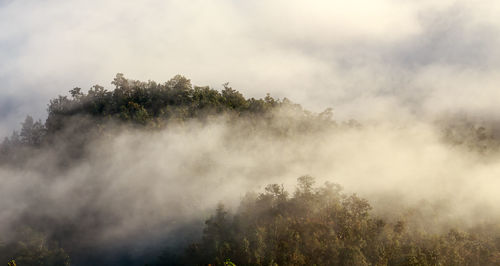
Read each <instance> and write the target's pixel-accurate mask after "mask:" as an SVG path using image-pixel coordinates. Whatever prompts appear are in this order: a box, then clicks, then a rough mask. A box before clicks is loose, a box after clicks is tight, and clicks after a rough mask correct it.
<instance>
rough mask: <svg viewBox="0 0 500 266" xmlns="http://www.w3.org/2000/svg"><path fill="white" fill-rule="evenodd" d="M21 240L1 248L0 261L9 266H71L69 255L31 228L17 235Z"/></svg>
mask: <svg viewBox="0 0 500 266" xmlns="http://www.w3.org/2000/svg"><path fill="white" fill-rule="evenodd" d="M17 235H18V237H19V239H17V241H11V242H9V243H8V244H6V245H3V246H0V261H3V262H8V265H9V266H10V265H14V266H15V265H16V264H17V265H26V266H67V265H70V259H69V256H68V254H66V252H65V251H64V250H63V249H61V248H58V247H57V246H55V245H54V244H53V243H49V241H48V240H47V237H46V236H45V235H44V234H42V233H39V232H36V231H34V230H32V229H30V228H25V229H24V230H23V231H22V232H20V233H19V234H17Z"/></svg>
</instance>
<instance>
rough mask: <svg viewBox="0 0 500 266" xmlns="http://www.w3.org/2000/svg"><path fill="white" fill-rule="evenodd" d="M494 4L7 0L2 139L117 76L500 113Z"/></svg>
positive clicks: (1, 17)
mask: <svg viewBox="0 0 500 266" xmlns="http://www.w3.org/2000/svg"><path fill="white" fill-rule="evenodd" d="M499 12H500V2H498V1H494V0H481V1H479V0H478V1H476V0H467V1H465V0H463V1H460V0H458V1H455V0H440V1H431V0H419V1H416V0H369V1H362V0H351V1H340V0H339V1H337V0H311V1H295V0H286V1H285V0H255V1H243V0H212V1H206V0H192V1H186V0H182V1H180V0H179V1H177V0H168V1H165V0H144V1H124V0H100V1H90V0H73V1H62V0H43V1H42V0H0V136H5V135H8V134H10V132H11V131H12V130H13V129H17V128H19V123H20V122H21V121H22V120H23V119H24V117H25V116H26V115H28V114H31V115H32V116H34V117H35V118H40V119H44V118H45V115H46V114H45V113H46V107H47V103H48V101H49V99H51V98H54V97H56V96H57V95H59V94H62V95H64V94H67V92H68V91H69V90H70V89H71V88H73V87H81V88H84V89H87V88H90V87H91V86H92V85H94V84H100V85H103V86H105V87H107V88H111V84H110V82H111V80H112V79H113V77H114V76H115V74H116V73H118V72H120V73H124V74H125V76H126V77H128V78H132V79H138V80H155V81H158V82H163V81H167V80H168V79H170V78H171V77H173V76H174V75H176V74H181V75H184V76H186V77H188V78H190V79H191V80H192V82H193V84H195V85H200V86H204V85H209V86H211V87H214V88H221V87H222V86H221V84H223V83H225V82H229V83H230V85H231V86H232V87H233V88H235V89H237V90H239V91H241V92H242V93H243V94H244V95H245V96H247V97H263V96H265V94H266V93H271V95H273V96H275V97H279V98H282V97H287V98H289V99H291V100H292V101H294V102H297V103H300V104H302V105H303V106H304V107H306V108H308V109H311V110H313V111H321V110H323V109H325V108H328V107H332V108H333V110H334V115H335V116H337V117H338V118H339V119H348V118H356V119H359V120H362V121H363V120H378V119H387V117H390V118H391V119H395V120H398V119H401V120H405V119H412V118H414V117H432V116H434V115H436V114H440V113H446V112H468V113H479V114H488V115H493V116H496V115H498V114H499V112H498V110H497V108H498V107H497V106H498V104H497V102H498V100H497V99H500V89H499V88H498V84H500V83H499V81H500V50H499V49H498V47H500V38H499V36H500V34H499V33H500V19H498V14H499Z"/></svg>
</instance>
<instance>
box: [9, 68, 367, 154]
mask: <svg viewBox="0 0 500 266" xmlns="http://www.w3.org/2000/svg"><path fill="white" fill-rule="evenodd" d="M111 83H112V84H113V85H114V86H115V88H114V89H113V90H107V89H105V88H104V87H102V86H100V85H95V86H93V87H92V88H90V89H89V90H88V91H87V92H86V93H85V92H83V91H82V89H81V88H78V87H77V88H74V89H72V90H70V91H69V94H70V95H69V96H58V97H57V98H55V99H52V100H50V103H49V105H48V108H47V112H48V114H47V119H46V121H45V122H42V121H40V120H38V121H34V119H33V118H32V117H31V116H27V117H26V119H25V121H24V122H23V123H22V124H21V130H20V131H14V132H13V133H12V135H11V136H9V137H5V138H4V140H3V142H2V143H1V145H0V162H9V163H18V162H20V161H23V160H24V159H25V157H26V156H30V154H36V150H33V148H35V149H38V150H44V149H48V148H50V147H53V146H54V145H56V144H57V145H59V146H63V147H65V148H64V149H63V150H64V152H65V155H64V156H61V157H67V158H70V159H71V160H73V159H77V158H81V157H82V156H84V155H85V149H86V145H87V144H88V143H89V142H90V141H93V140H95V139H96V138H98V137H100V136H102V135H106V134H109V133H110V132H111V131H112V130H111V129H116V128H117V127H123V128H124V129H131V128H139V129H146V130H157V129H164V128H165V127H167V126H168V125H169V124H172V123H183V122H187V121H190V120H193V119H194V120H197V121H206V120H207V119H209V118H211V117H220V116H226V117H227V119H231V122H234V123H239V122H244V123H246V124H245V125H244V126H245V127H247V129H248V131H249V132H250V131H251V130H250V128H251V127H254V126H256V125H259V126H262V125H265V127H266V128H267V129H268V130H270V131H273V132H274V133H276V134H287V132H290V130H293V129H296V130H302V131H307V130H319V129H321V128H325V125H331V126H335V125H336V123H335V121H334V120H333V119H332V110H331V109H330V108H328V109H326V110H325V111H324V112H322V113H320V114H315V113H312V112H309V111H307V110H305V109H303V108H302V107H301V106H300V105H299V104H295V103H293V102H291V101H290V100H288V99H286V98H284V99H275V98H273V97H271V96H270V95H269V94H268V95H267V96H266V97H264V98H261V99H255V98H245V97H244V96H243V95H242V94H241V93H240V92H238V91H236V90H234V89H233V88H231V87H230V86H229V84H228V83H226V84H223V89H222V90H221V91H218V90H216V89H213V88H210V87H208V86H204V87H200V86H193V85H192V84H191V81H190V80H189V79H187V78H185V77H183V76H181V75H177V76H175V77H173V78H172V79H170V80H169V81H167V82H164V83H157V82H154V81H148V82H142V81H138V80H130V79H126V78H125V77H124V76H123V74H120V73H119V74H117V75H116V77H115V78H114V80H113V81H112V82H111ZM278 110H282V111H283V110H286V112H285V111H284V112H282V113H281V116H282V117H280V121H277V120H276V119H274V118H275V117H276V116H277V115H280V113H279V111H278ZM284 113H288V114H286V115H284ZM285 116H286V117H285ZM241 117H244V118H245V119H239V118H241ZM276 122H279V123H276ZM344 125H348V126H359V124H358V123H357V122H356V121H354V120H351V121H347V122H345V123H344ZM261 128H262V127H261ZM59 152H61V151H59ZM66 163H67V162H66Z"/></svg>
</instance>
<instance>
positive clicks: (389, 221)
mask: <svg viewBox="0 0 500 266" xmlns="http://www.w3.org/2000/svg"><path fill="white" fill-rule="evenodd" d="M112 85H113V86H114V88H112V89H110V90H108V89H105V88H104V87H102V86H99V85H95V86H93V87H91V88H90V89H89V90H88V91H87V92H84V91H83V90H82V89H81V88H74V89H72V90H70V91H69V95H67V96H58V97H57V98H54V99H52V100H50V102H49V104H48V108H47V112H48V113H47V118H46V120H45V121H41V120H38V121H37V120H35V119H33V117H31V116H27V117H26V119H25V120H24V122H23V123H21V129H20V130H19V131H14V132H13V133H12V135H11V136H9V137H6V138H5V139H4V141H3V142H2V143H1V145H0V171H1V172H0V174H2V176H4V177H5V178H4V179H5V180H6V181H5V182H6V185H8V186H9V187H15V188H17V189H18V190H15V189H14V190H13V191H21V192H22V193H15V194H12V195H11V196H8V197H4V198H5V199H7V200H5V201H4V203H2V204H3V205H2V206H3V208H4V209H5V210H8V211H5V212H2V213H0V214H2V215H3V216H2V217H3V219H5V221H6V222H5V224H3V225H0V233H1V234H2V235H0V260H1V261H0V263H4V264H7V263H11V264H12V263H16V264H17V265H70V264H71V265H146V264H147V265H207V264H211V265H234V264H235V265H498V264H499V263H500V229H499V228H498V226H496V224H495V223H493V224H481V225H476V224H475V225H474V226H468V227H457V228H455V227H453V226H447V225H445V226H442V225H440V228H445V230H434V229H433V228H430V227H432V223H426V222H423V221H422V220H421V219H416V218H415V217H412V216H408V217H405V218H402V217H403V216H404V214H405V210H404V209H398V208H397V207H392V209H394V210H393V212H392V214H391V215H385V216H384V215H381V214H380V212H374V211H373V208H372V204H371V202H370V201H369V200H368V199H365V198H363V197H360V196H358V195H356V194H352V193H347V192H344V191H343V189H342V187H341V186H340V185H339V184H334V183H329V182H327V183H325V184H324V185H323V186H319V187H318V186H315V179H314V178H312V177H311V176H308V175H305V176H302V177H300V178H299V179H298V183H297V185H296V189H295V191H293V192H289V190H288V191H287V189H285V186H284V185H283V184H279V183H272V184H269V185H267V186H266V187H265V189H264V191H263V192H261V193H254V192H253V190H252V189H247V186H250V184H251V185H252V188H255V187H256V186H255V184H258V185H259V186H260V185H265V184H268V183H270V180H272V178H275V177H277V176H278V177H279V176H280V175H281V174H283V173H292V172H293V171H290V172H287V171H289V169H293V168H294V167H298V166H299V165H301V164H303V165H305V168H304V169H309V170H311V169H312V168H313V167H312V166H318V165H321V164H322V163H325V164H331V163H332V162H330V161H328V160H325V161H321V160H324V159H325V158H327V159H328V158H329V157H328V156H334V155H335V154H334V153H331V151H330V150H328V151H327V150H326V146H328V145H326V146H325V143H327V144H328V143H330V144H331V141H332V140H334V141H336V140H337V139H336V138H338V139H339V143H334V144H335V145H334V146H333V147H334V148H335V149H339V150H340V152H339V154H340V155H339V157H337V159H338V161H340V162H343V163H346V158H349V155H348V154H343V153H342V152H341V151H342V147H343V146H342V145H345V141H344V140H347V141H349V142H350V143H354V142H356V141H358V142H366V143H368V144H366V143H365V144H364V145H371V144H373V143H375V144H377V143H378V142H377V139H375V140H374V139H372V138H370V139H366V140H365V139H364V138H365V137H366V136H369V135H363V134H365V131H363V130H364V128H365V126H363V125H361V124H360V123H358V122H357V121H355V120H349V121H336V120H335V119H334V117H333V111H332V109H331V108H328V109H326V110H325V111H323V112H321V113H314V112H310V111H308V110H305V109H304V108H302V107H301V106H300V105H299V104H296V103H293V102H292V101H290V100H288V99H286V98H284V99H275V98H273V97H271V96H270V95H266V96H265V97H263V98H261V99H255V98H245V97H244V96H243V95H242V93H240V92H239V91H237V90H235V89H233V88H231V87H230V86H229V84H228V83H225V84H223V85H222V90H220V91H219V90H216V89H213V88H210V87H206V86H205V87H199V86H193V85H192V84H191V81H190V80H189V79H187V78H186V77H183V76H180V75H177V76H175V77H173V78H172V79H170V80H169V81H167V82H164V83H157V82H154V81H147V82H142V81H137V80H130V79H126V78H125V77H124V75H123V74H117V75H116V77H115V78H114V80H113V81H112ZM440 126H441V127H438V128H439V129H440V131H439V132H440V135H439V136H440V141H441V140H444V141H443V143H446V145H448V146H446V147H450V149H451V148H453V149H455V148H457V147H459V149H463V150H466V151H468V152H470V151H473V152H474V154H476V155H478V156H480V158H487V157H486V156H487V155H490V154H493V153H495V152H496V149H497V147H498V140H497V138H496V132H495V129H494V128H491V127H488V126H486V125H484V124H477V123H474V122H473V121H467V120H461V119H445V120H444V122H443V121H441V122H440ZM391 131H396V129H394V130H393V129H390V130H389V131H385V133H387V132H389V133H391ZM367 132H370V129H368V130H367ZM350 134H351V135H353V136H356V138H354V139H353V138H351V135H350ZM375 135H376V137H377V138H382V139H383V138H384V137H385V136H384V135H380V134H378V133H377V134H375ZM405 136H408V135H405ZM409 136H411V135H409ZM358 137H359V138H358ZM360 139H361V140H360ZM396 140H397V138H396ZM425 140H427V139H425ZM329 141H330V142H329ZM359 147H361V149H358V152H364V150H363V148H364V147H363V146H362V145H360V146H359ZM440 148H441V147H440ZM322 149H323V150H322ZM412 149H413V147H412ZM376 152H377V155H378V152H379V148H377V150H376ZM243 155H244V156H243ZM239 156H241V158H239ZM391 156H392V155H391ZM481 156H483V157H481ZM221 158H222V159H221ZM339 158H340V159H339ZM316 161H320V162H319V164H317V162H316ZM276 162H278V163H276ZM315 163H316V164H315ZM334 163H338V162H334ZM355 163H356V165H358V164H359V165H361V164H363V163H365V162H355ZM356 167H357V166H356ZM301 169H302V168H301ZM313 170H314V169H313ZM344 173H346V174H348V173H349V171H347V172H346V171H344ZM295 177H296V176H294V178H295ZM370 178H371V179H370V180H377V178H378V176H377V173H376V172H374V173H371V172H370ZM274 180H276V179H274ZM234 184H237V185H238V186H239V187H238V186H233V185H234ZM19 187H20V188H19ZM241 187H243V188H244V190H241ZM236 188H239V189H238V190H237V189H236ZM222 193H226V194H227V195H230V196H231V197H232V198H231V199H232V201H230V202H232V203H233V205H232V206H231V207H229V208H228V207H225V206H224V205H223V204H219V205H218V207H216V206H215V205H216V204H214V202H227V201H228V200H227V199H226V198H225V196H226V194H222ZM238 193H240V195H246V196H244V197H243V198H242V199H241V197H240V198H239V200H241V202H239V200H235V198H237V197H238V196H237V194H238ZM9 195H10V194H9ZM235 195H236V196H235ZM19 202H21V203H22V204H20V205H18V204H19ZM238 202H239V204H238ZM196 205H203V207H197V206H196ZM18 206H20V207H18ZM388 209H389V207H388ZM426 218H429V217H426ZM203 221H205V223H203Z"/></svg>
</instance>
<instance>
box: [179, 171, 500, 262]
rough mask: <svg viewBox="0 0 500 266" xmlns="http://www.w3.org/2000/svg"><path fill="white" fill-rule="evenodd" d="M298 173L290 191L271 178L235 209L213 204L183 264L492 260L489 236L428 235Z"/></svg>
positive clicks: (499, 251)
mask: <svg viewBox="0 0 500 266" xmlns="http://www.w3.org/2000/svg"><path fill="white" fill-rule="evenodd" d="M313 184H314V179H313V178H312V177H310V176H303V177H300V178H299V179H298V186H297V189H296V191H295V193H294V194H293V196H292V197H290V196H289V193H288V192H286V191H285V190H284V189H283V186H280V185H277V184H272V185H269V186H267V187H266V188H265V191H264V193H261V194H260V195H258V196H256V197H255V196H247V197H246V198H245V199H243V201H242V203H241V205H240V207H239V209H238V210H237V211H236V213H235V214H234V215H230V214H228V212H227V211H226V210H225V209H224V206H222V205H219V206H218V207H217V209H216V211H215V214H214V215H213V216H212V217H210V218H209V219H208V220H207V221H206V223H205V229H204V231H203V238H202V239H201V241H200V242H198V243H193V244H192V245H191V246H190V247H189V248H188V249H187V250H186V254H185V256H184V259H183V261H180V262H179V264H188V265H206V264H209V263H210V264H213V265H228V264H227V260H226V258H231V261H232V262H234V263H235V264H237V265H498V263H500V260H499V255H500V247H499V246H498V245H496V244H495V241H494V240H493V239H492V238H491V235H480V234H474V233H466V232H459V231H456V230H451V231H450V232H449V233H446V234H443V235H431V234H427V233H425V232H414V231H412V230H410V229H409V228H408V227H407V225H406V223H405V222H404V221H397V222H395V223H388V222H386V221H384V220H382V219H379V218H376V217H373V216H372V215H371V214H370V210H371V206H370V204H369V203H368V202H367V201H366V200H364V199H362V198H359V197H358V196H356V195H346V194H344V193H342V189H341V187H340V186H339V185H336V184H329V183H327V184H325V185H324V186H322V187H319V188H316V187H314V186H313Z"/></svg>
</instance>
